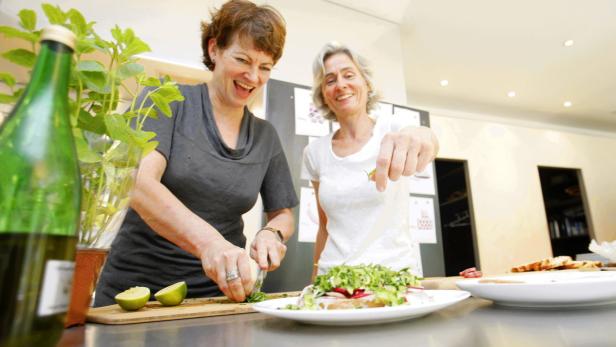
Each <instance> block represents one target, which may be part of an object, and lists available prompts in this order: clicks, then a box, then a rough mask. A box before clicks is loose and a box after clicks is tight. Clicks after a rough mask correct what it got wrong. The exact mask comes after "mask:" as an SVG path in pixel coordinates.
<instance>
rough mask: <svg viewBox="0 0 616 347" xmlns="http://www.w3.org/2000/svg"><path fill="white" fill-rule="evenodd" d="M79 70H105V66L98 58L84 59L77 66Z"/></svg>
mask: <svg viewBox="0 0 616 347" xmlns="http://www.w3.org/2000/svg"><path fill="white" fill-rule="evenodd" d="M75 69H77V71H91V72H93V71H97V72H105V66H103V64H101V63H100V62H98V61H96V60H82V61H80V62H79V63H77V66H76V67H75Z"/></svg>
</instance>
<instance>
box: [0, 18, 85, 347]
mask: <svg viewBox="0 0 616 347" xmlns="http://www.w3.org/2000/svg"><path fill="white" fill-rule="evenodd" d="M74 42H75V35H74V34H73V33H72V32H71V31H70V30H68V29H66V28H64V27H61V26H49V27H47V28H45V29H44V30H43V32H42V34H41V48H40V52H39V54H38V57H37V61H36V64H35V66H34V70H33V71H32V77H31V80H30V83H29V84H28V86H27V88H26V90H25V92H24V94H23V95H22V97H21V99H20V100H19V101H18V102H17V104H16V105H15V108H14V109H13V110H12V111H11V113H10V114H9V116H8V118H7V119H6V120H5V122H4V123H3V124H2V125H1V126H0V347H8V346H11V347H15V346H37V347H38V346H54V345H55V344H56V343H57V341H58V340H59V338H60V337H61V335H62V330H63V328H64V322H63V321H64V316H65V314H66V311H67V308H68V303H69V299H70V290H71V283H72V278H73V270H74V256H75V246H76V240H77V234H76V233H77V229H78V226H79V206H80V198H81V184H80V176H79V167H78V163H77V154H76V151H75V143H74V139H73V135H72V130H71V125H70V119H69V112H70V110H69V104H68V84H69V78H70V68H71V60H72V53H73V49H74Z"/></svg>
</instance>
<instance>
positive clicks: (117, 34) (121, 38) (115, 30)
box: [111, 25, 124, 43]
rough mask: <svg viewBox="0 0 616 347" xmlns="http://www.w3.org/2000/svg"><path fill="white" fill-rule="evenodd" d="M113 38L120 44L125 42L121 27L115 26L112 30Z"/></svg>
mask: <svg viewBox="0 0 616 347" xmlns="http://www.w3.org/2000/svg"><path fill="white" fill-rule="evenodd" d="M111 37H113V39H114V40H116V41H117V42H118V43H123V42H124V36H123V35H122V29H120V27H119V26H117V25H116V26H114V27H113V28H111Z"/></svg>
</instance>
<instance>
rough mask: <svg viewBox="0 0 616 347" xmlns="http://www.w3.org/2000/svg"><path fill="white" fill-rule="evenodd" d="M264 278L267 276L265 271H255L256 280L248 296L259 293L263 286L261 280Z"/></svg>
mask: <svg viewBox="0 0 616 347" xmlns="http://www.w3.org/2000/svg"><path fill="white" fill-rule="evenodd" d="M265 276H267V270H261V268H258V269H257V280H256V281H255V286H254V287H253V288H252V291H251V292H250V295H253V294H254V293H257V292H260V291H261V287H262V286H263V280H265Z"/></svg>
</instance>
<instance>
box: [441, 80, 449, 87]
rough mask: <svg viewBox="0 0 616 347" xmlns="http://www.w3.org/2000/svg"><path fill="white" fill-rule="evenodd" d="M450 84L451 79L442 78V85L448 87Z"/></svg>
mask: <svg viewBox="0 0 616 347" xmlns="http://www.w3.org/2000/svg"><path fill="white" fill-rule="evenodd" d="M448 85H449V81H448V80H442V81H441V86H443V87H447V86H448Z"/></svg>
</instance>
